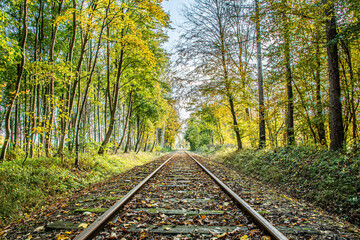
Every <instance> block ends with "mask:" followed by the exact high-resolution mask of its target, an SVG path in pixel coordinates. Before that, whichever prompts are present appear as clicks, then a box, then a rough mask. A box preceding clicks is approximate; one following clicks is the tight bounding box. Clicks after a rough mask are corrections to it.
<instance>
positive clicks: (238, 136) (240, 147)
mask: <svg viewBox="0 0 360 240" xmlns="http://www.w3.org/2000/svg"><path fill="white" fill-rule="evenodd" d="M229 104H230V111H231V115H232V118H233V124H234V126H233V127H234V131H235V135H236V142H237V150H238V151H239V150H241V149H242V148H243V146H242V141H241V135H240V129H239V125H238V122H237V117H236V112H235V106H234V101H233V99H232V97H229Z"/></svg>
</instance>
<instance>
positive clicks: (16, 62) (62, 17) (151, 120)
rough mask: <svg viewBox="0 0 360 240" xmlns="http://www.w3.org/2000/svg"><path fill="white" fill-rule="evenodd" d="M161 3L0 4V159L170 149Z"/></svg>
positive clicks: (173, 116) (171, 112) (172, 121)
mask: <svg viewBox="0 0 360 240" xmlns="http://www.w3.org/2000/svg"><path fill="white" fill-rule="evenodd" d="M160 2H161V1H115V0H90V1H87V0H84V1H77V0H73V1H68V0H59V1H47V0H40V1H12V0H9V1H2V2H1V3H0V7H1V12H0V17H1V20H2V24H1V26H0V43H1V44H0V46H1V51H0V52H1V55H0V64H1V65H0V66H1V67H0V87H1V88H0V94H1V95H0V129H1V133H3V141H2V143H3V144H2V150H1V155H0V156H1V157H0V158H1V160H2V161H4V160H6V159H7V158H10V159H11V158H14V157H17V156H23V158H24V161H26V159H27V158H28V157H29V158H33V157H34V156H37V157H39V156H47V157H50V156H62V155H63V154H64V153H65V152H67V153H75V154H76V159H75V162H74V164H75V166H78V165H79V153H81V152H84V151H85V150H86V151H88V149H91V150H93V149H96V151H98V153H99V154H103V153H104V152H105V151H111V152H114V153H116V152H118V151H119V150H120V149H121V151H125V152H128V151H130V150H133V151H135V152H138V151H140V149H143V150H148V151H152V150H153V149H154V146H155V145H156V146H162V147H165V146H166V145H167V146H170V145H171V144H173V142H174V137H173V136H175V135H176V133H177V129H178V125H179V120H178V114H177V112H176V110H175V101H174V99H173V97H172V94H171V81H170V79H169V78H168V77H167V72H168V71H169V61H168V56H167V54H166V52H165V51H164V49H163V47H162V44H163V43H164V42H165V41H166V39H167V36H166V32H165V31H166V29H167V28H168V27H169V17H168V16H167V14H166V13H165V12H164V11H163V9H162V7H161V5H160Z"/></svg>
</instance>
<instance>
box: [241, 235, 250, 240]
mask: <svg viewBox="0 0 360 240" xmlns="http://www.w3.org/2000/svg"><path fill="white" fill-rule="evenodd" d="M248 239H249V237H248V236H247V235H244V236H242V237H241V238H240V240H248Z"/></svg>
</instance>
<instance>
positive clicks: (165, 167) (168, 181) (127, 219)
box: [75, 153, 287, 240]
mask: <svg viewBox="0 0 360 240" xmlns="http://www.w3.org/2000/svg"><path fill="white" fill-rule="evenodd" d="M122 238H124V239H211V238H213V239H218V238H223V239H239V238H240V239H264V240H266V239H281V240H283V239H287V238H286V237H285V236H284V235H283V234H282V233H281V232H279V231H278V230H277V229H276V228H275V227H273V226H272V225H271V224H270V223H269V222H268V221H266V220H265V219H264V218H263V217H262V216H260V214H258V213H257V212H256V211H255V210H254V209H252V208H251V207H250V206H249V205H248V204H247V203H245V202H244V201H243V200H242V199H241V198H240V197H239V196H237V195H236V194H235V193H234V192H233V191H232V190H231V189H229V188H228V187H227V186H226V185H225V184H223V183H222V182H221V181H220V180H219V179H218V178H217V177H216V176H214V175H213V174H212V173H211V172H210V171H209V170H207V169H206V168H205V167H204V166H203V165H202V164H201V163H200V162H198V161H197V160H196V159H195V158H194V157H192V156H191V155H189V154H188V153H175V154H174V155H172V156H171V157H170V158H169V159H168V160H166V161H165V162H164V163H163V164H162V165H161V166H159V167H158V168H157V169H156V170H155V171H154V172H152V173H150V174H149V175H148V176H147V177H146V178H145V179H144V180H143V181H142V182H140V183H139V184H138V185H137V186H136V187H135V188H133V189H132V190H131V191H130V192H129V193H128V194H127V195H125V196H124V197H123V198H122V199H121V200H119V201H118V202H117V203H116V204H115V205H113V206H112V207H111V208H110V209H109V210H108V211H106V212H105V213H104V214H103V215H101V216H100V217H99V218H98V219H97V220H96V221H94V222H93V223H92V224H91V225H90V226H88V227H87V228H86V229H85V230H84V231H83V232H81V233H80V234H79V235H78V236H77V237H76V238H75V239H76V240H85V239H122Z"/></svg>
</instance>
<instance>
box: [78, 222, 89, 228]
mask: <svg viewBox="0 0 360 240" xmlns="http://www.w3.org/2000/svg"><path fill="white" fill-rule="evenodd" d="M88 226H89V224H87V223H80V224H79V226H78V227H79V228H80V227H82V228H87V227H88Z"/></svg>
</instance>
